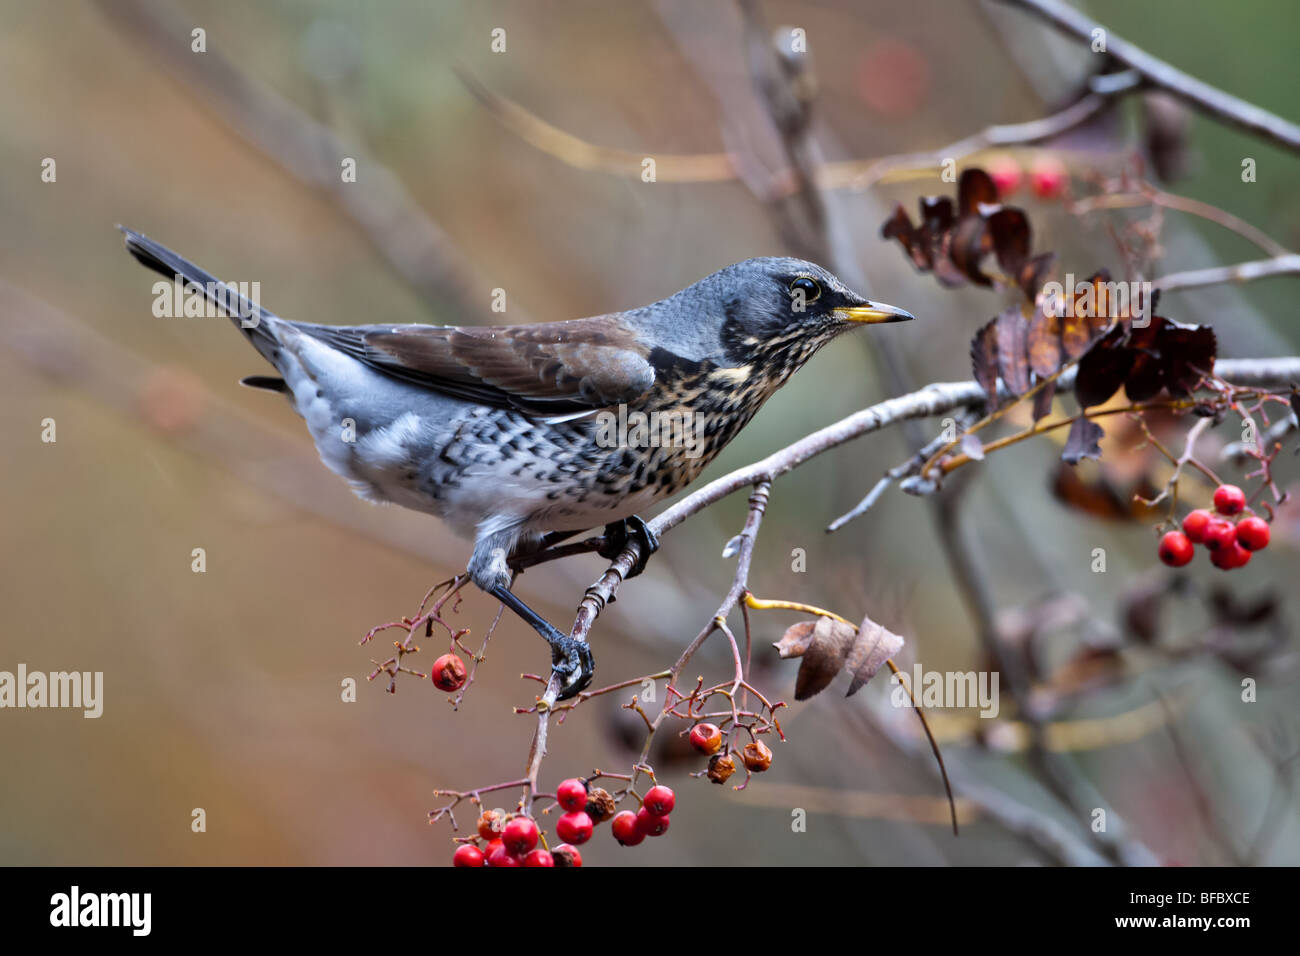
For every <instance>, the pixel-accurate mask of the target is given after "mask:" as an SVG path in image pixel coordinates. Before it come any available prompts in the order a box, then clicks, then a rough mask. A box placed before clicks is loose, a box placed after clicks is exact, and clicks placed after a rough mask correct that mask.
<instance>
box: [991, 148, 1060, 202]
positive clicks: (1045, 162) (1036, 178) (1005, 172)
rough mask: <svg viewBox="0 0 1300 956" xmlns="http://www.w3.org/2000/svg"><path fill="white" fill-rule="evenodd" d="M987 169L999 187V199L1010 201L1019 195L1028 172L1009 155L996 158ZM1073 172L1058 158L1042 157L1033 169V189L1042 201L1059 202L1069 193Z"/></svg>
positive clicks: (1030, 184) (1030, 172) (1034, 163)
mask: <svg viewBox="0 0 1300 956" xmlns="http://www.w3.org/2000/svg"><path fill="white" fill-rule="evenodd" d="M985 170H986V172H988V174H989V176H990V177H991V178H992V180H993V183H994V185H996V186H997V187H998V196H999V197H1001V198H1002V199H1006V198H1008V197H1010V196H1012V195H1014V194H1015V193H1017V192H1019V190H1020V185H1021V183H1022V182H1023V181H1024V170H1023V169H1022V168H1021V165H1020V163H1019V162H1018V161H1017V160H1016V158H1015V157H1014V156H1012V155H1010V154H1008V153H1002V154H999V155H998V156H995V157H993V158H992V159H990V160H989V162H988V163H987V164H985ZM1069 181H1070V171H1069V170H1068V169H1066V168H1065V164H1064V163H1062V162H1061V161H1060V160H1059V159H1057V158H1056V157H1054V156H1039V157H1038V158H1037V159H1035V160H1034V162H1033V163H1032V164H1031V165H1030V167H1029V188H1030V190H1031V191H1032V192H1033V194H1034V195H1035V196H1037V197H1038V198H1039V199H1057V198H1059V197H1060V196H1061V195H1062V194H1063V193H1064V192H1065V186H1066V184H1067V183H1068V182H1069Z"/></svg>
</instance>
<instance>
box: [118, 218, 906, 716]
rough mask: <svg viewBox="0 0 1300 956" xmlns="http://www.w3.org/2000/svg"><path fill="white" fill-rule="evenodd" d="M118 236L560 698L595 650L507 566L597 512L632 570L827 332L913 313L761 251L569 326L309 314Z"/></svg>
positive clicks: (134, 237) (135, 236)
mask: <svg viewBox="0 0 1300 956" xmlns="http://www.w3.org/2000/svg"><path fill="white" fill-rule="evenodd" d="M122 231H123V232H124V233H125V234H126V247H127V250H128V251H129V252H130V253H131V254H132V255H133V256H135V257H136V259H138V260H139V261H140V262H141V263H143V264H144V265H146V266H148V267H149V268H150V269H153V270H155V271H157V272H160V273H162V274H163V275H164V276H167V277H168V278H170V279H173V280H175V281H177V282H181V283H183V284H184V288H185V289H186V290H190V292H191V293H193V290H194V288H195V287H197V289H198V290H201V291H202V293H203V295H204V296H205V297H206V299H207V300H208V301H210V302H211V303H213V304H214V305H216V306H218V307H219V308H220V309H221V310H222V311H224V312H225V313H226V314H228V315H229V316H230V317H231V318H233V319H234V320H235V325H236V326H237V327H238V328H240V329H241V331H243V333H244V335H245V336H246V337H247V338H248V340H249V342H251V343H252V345H253V347H254V348H255V349H257V351H259V352H260V353H262V357H263V358H265V359H266V360H267V361H268V362H270V363H271V364H272V365H273V366H275V369H276V371H277V372H279V377H275V376H253V377H251V378H247V379H244V383H245V384H248V385H252V386H254V387H259V388H266V389H270V390H273V391H278V392H282V393H284V394H285V395H286V396H287V397H288V398H289V400H290V402H291V403H292V404H293V406H294V408H295V409H296V410H297V411H298V414H300V415H301V416H302V417H303V418H304V419H305V420H306V422H307V428H308V430H309V431H310V432H311V435H312V438H313V439H315V442H316V448H317V450H318V451H319V452H320V457H321V460H322V461H324V463H325V464H326V465H327V466H328V467H329V468H331V469H332V470H333V471H335V472H337V473H338V474H339V475H341V476H343V477H344V478H346V479H347V481H348V482H349V483H350V484H351V485H352V488H353V490H354V491H355V492H356V493H357V494H358V495H360V496H361V497H362V498H366V499H368V500H370V501H375V502H394V503H396V504H399V505H404V506H405V507H407V508H412V509H414V510H416V511H423V512H427V513H429V514H433V515H436V516H437V517H439V518H441V519H443V520H444V521H446V522H447V523H448V524H449V525H450V526H451V527H452V528H453V529H454V530H455V531H456V532H458V533H459V534H461V535H463V536H465V537H467V538H471V539H473V541H474V551H473V555H472V556H471V558H470V561H469V567H468V573H469V576H470V578H471V579H472V580H473V582H474V583H475V584H476V585H477V586H478V587H479V588H481V589H482V590H484V591H486V592H487V593H489V594H491V595H492V596H494V597H495V598H497V599H498V600H499V601H501V603H502V604H504V605H505V606H506V607H508V608H510V609H511V610H512V611H514V612H515V613H516V614H518V615H519V616H520V617H521V618H523V619H524V620H525V621H526V622H527V623H528V624H529V625H530V626H532V627H533V628H534V629H535V630H536V631H537V632H538V633H539V634H541V635H542V637H544V638H545V639H546V640H547V642H548V643H549V644H550V645H551V657H552V666H553V670H554V672H555V673H556V674H557V675H558V677H559V678H560V682H561V693H560V698H561V699H564V698H567V697H572V696H574V695H575V694H577V693H578V692H579V691H581V690H582V689H583V688H584V687H586V686H587V684H588V683H590V681H591V677H592V669H593V663H592V658H591V652H590V650H589V649H588V647H587V644H586V642H583V641H575V640H573V639H572V638H570V637H569V636H568V635H567V634H564V633H563V632H561V631H560V630H559V629H557V628H556V627H554V626H553V625H551V624H550V623H549V622H548V621H546V619H545V618H543V617H542V616H541V615H539V614H537V613H536V612H535V611H533V610H532V609H531V608H530V607H528V606H527V605H526V604H525V603H524V602H523V601H521V600H520V599H519V598H518V597H516V596H515V595H514V593H512V592H511V590H510V585H511V583H512V580H513V572H512V568H511V563H512V560H513V559H515V558H516V557H518V556H520V555H523V554H528V553H532V552H534V551H536V549H538V548H540V547H544V546H547V545H550V544H553V543H554V542H555V541H557V540H562V539H563V538H566V537H569V536H571V535H573V534H577V533H578V532H581V531H584V530H587V529H590V528H595V527H597V526H600V525H605V535H606V539H605V540H606V545H605V547H603V548H602V549H601V552H600V553H601V554H604V555H606V556H613V555H616V554H617V553H618V552H619V550H621V549H622V547H623V546H624V545H625V544H626V542H627V540H628V536H629V535H635V536H637V537H638V538H639V539H640V543H641V545H642V547H641V549H640V550H641V554H642V559H641V561H640V562H639V566H638V567H636V568H634V569H633V571H632V573H639V572H640V571H641V569H642V568H643V567H644V563H645V559H646V558H648V557H649V555H650V554H651V553H652V552H653V551H654V550H655V549H656V548H657V547H658V542H657V541H655V540H654V539H653V536H652V535H651V534H650V533H649V530H648V528H647V527H646V525H645V523H644V522H643V521H641V520H640V519H639V518H638V517H637V514H638V512H640V511H641V510H643V509H645V508H647V507H649V506H650V505H652V504H654V503H655V502H657V501H659V500H661V499H663V498H666V497H668V496H669V495H672V494H673V493H675V492H676V491H677V490H678V489H680V488H682V487H684V486H685V485H687V484H689V483H690V482H691V481H692V480H694V479H695V478H696V476H698V475H699V474H700V472H701V471H702V470H703V469H704V467H705V466H706V465H708V463H709V462H710V461H712V460H713V458H714V457H715V456H716V455H717V454H718V452H720V451H721V450H722V449H723V447H724V446H725V445H726V444H727V442H729V441H730V440H731V439H732V438H734V437H735V436H736V433H737V432H739V431H740V429H741V428H743V427H744V426H745V425H746V424H747V423H748V422H749V420H750V419H751V418H753V416H754V414H755V413H756V412H757V411H758V410H759V408H761V407H762V405H763V403H764V402H765V401H767V399H768V398H769V397H771V395H772V393H773V392H775V391H776V390H777V389H778V388H780V387H781V386H782V385H784V384H785V382H786V380H787V379H789V377H790V376H791V375H792V374H793V373H794V372H795V371H797V370H798V369H799V368H800V367H801V366H802V365H803V364H804V363H805V362H806V361H808V359H809V358H811V357H812V355H813V354H814V353H815V352H816V351H817V350H818V349H820V348H821V347H822V346H823V345H825V344H826V343H827V342H829V341H830V340H831V339H833V338H835V337H836V336H837V335H839V334H840V333H841V332H844V331H845V330H847V329H850V328H853V327H854V326H855V325H859V324H863V323H877V322H899V321H904V320H907V319H910V318H912V316H911V315H910V314H909V313H907V312H904V311H903V310H902V309H896V308H894V307H892V306H888V305H879V304H877V303H873V302H868V301H867V300H866V299H864V298H863V297H862V296H860V295H858V294H857V293H855V292H853V291H851V290H850V289H848V288H847V287H846V286H845V285H844V283H842V282H841V281H840V280H839V279H837V278H836V277H835V276H833V275H831V274H830V273H829V272H827V271H826V270H825V269H823V268H821V267H820V266H817V265H814V264H813V263H811V262H804V261H802V260H800V259H787V258H762V259H747V260H746V261H744V262H739V263H736V264H735V265H732V266H728V267H727V268H725V269H722V270H721V271H719V272H715V273H714V274H713V275H711V276H707V277H705V278H703V279H701V280H700V281H699V282H696V283H695V284H694V285H691V286H688V287H687V288H685V289H683V290H682V291H680V292H678V293H676V294H675V295H671V296H669V297H668V298H666V299H663V300H662V301H660V302H656V303H654V304H653V305H647V306H645V307H643V308H640V309H633V310H631V311H628V312H612V313H610V314H608V315H598V316H593V317H591V318H586V319H573V320H570V321H566V322H546V323H539V324H535V325H523V326H460V327H458V326H431V325H357V326H330V325H315V324H311V323H307V322H292V321H289V320H288V319H282V318H279V317H278V316H276V315H273V314H272V313H270V312H268V311H266V310H264V309H262V308H261V306H260V305H259V304H258V303H256V302H253V301H250V300H249V299H247V298H245V297H244V296H243V295H241V294H240V292H239V290H238V289H236V288H235V287H234V286H228V285H226V284H224V283H222V282H220V281H219V280H217V279H215V278H214V277H213V276H211V275H209V274H208V273H207V272H204V271H203V270H202V269H200V268H198V267H197V266H195V265H193V264H192V263H190V262H187V261H186V260H185V259H183V258H181V257H180V256H178V255H177V254H176V253H174V252H172V251H171V250H170V249H167V248H166V247H164V246H162V245H159V244H158V243H156V242H154V241H153V240H151V239H148V238H146V237H145V236H142V235H140V234H139V233H137V232H132V231H131V230H129V229H125V228H124V229H123V230H122ZM193 294H195V295H197V293H193ZM661 421H662V422H667V423H669V424H670V427H668V428H664V427H660V428H658V429H656V427H655V423H656V422H661ZM615 423H617V425H616V424H615ZM629 423H630V424H631V425H632V426H633V427H631V428H628V427H627V425H628V424H629ZM647 423H648V426H649V427H647ZM665 437H666V440H664V439H665ZM629 576H631V575H629Z"/></svg>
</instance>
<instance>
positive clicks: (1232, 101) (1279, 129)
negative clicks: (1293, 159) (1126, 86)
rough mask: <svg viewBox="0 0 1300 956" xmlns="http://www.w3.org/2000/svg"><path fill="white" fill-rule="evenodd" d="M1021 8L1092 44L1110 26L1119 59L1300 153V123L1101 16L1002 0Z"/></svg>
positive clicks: (1040, 2)
mask: <svg viewBox="0 0 1300 956" xmlns="http://www.w3.org/2000/svg"><path fill="white" fill-rule="evenodd" d="M1002 2H1003V3H1005V4H1008V5H1009V6H1014V7H1020V8H1021V9H1023V10H1025V11H1027V12H1029V13H1033V14H1034V15H1035V16H1037V17H1039V18H1040V19H1043V20H1045V21H1047V22H1048V23H1050V24H1051V25H1052V26H1054V27H1055V28H1056V29H1057V30H1059V31H1060V32H1062V33H1064V34H1066V35H1067V36H1072V37H1075V38H1076V39H1080V40H1083V41H1084V42H1086V43H1091V42H1092V38H1093V33H1094V31H1096V30H1105V37H1106V53H1107V54H1108V55H1109V56H1110V57H1111V58H1112V59H1114V60H1116V61H1118V62H1120V63H1122V64H1124V65H1125V66H1127V67H1129V68H1130V69H1132V70H1136V71H1137V72H1138V73H1140V74H1141V75H1142V78H1143V79H1144V80H1145V81H1146V83H1147V84H1148V85H1150V86H1158V87H1160V89H1162V90H1167V91H1168V92H1170V93H1172V94H1173V95H1174V96H1177V97H1178V98H1179V99H1182V100H1185V101H1186V102H1188V103H1190V104H1191V105H1192V106H1194V107H1196V108H1197V109H1199V110H1201V111H1202V112H1204V113H1208V114H1209V115H1211V116H1214V117H1215V118H1217V119H1219V120H1222V121H1223V122H1225V123H1228V124H1230V125H1232V126H1236V127H1237V128H1239V129H1244V130H1246V131H1247V132H1249V133H1254V134H1255V135H1257V136H1261V137H1263V138H1264V139H1267V140H1269V141H1271V142H1273V143H1276V144H1278V145H1279V146H1285V147H1287V148H1288V149H1290V150H1292V151H1293V152H1300V126H1297V125H1296V124H1295V123H1292V122H1289V121H1287V120H1284V119H1283V118H1282V117H1280V116H1278V115H1276V114H1275V113H1270V112H1269V111H1268V110H1266V109H1263V108H1261V107H1258V106H1255V105H1254V104H1252V103H1247V102H1246V101H1245V100H1242V99H1238V98H1237V97H1235V96H1233V95H1232V94H1231V93H1225V92H1223V90H1220V89H1218V88H1217V87H1213V86H1211V85H1210V84H1208V83H1205V82H1203V81H1201V80H1198V79H1196V77H1194V76H1189V75H1188V74H1186V73H1184V72H1183V71H1182V70H1180V69H1177V68H1176V67H1173V66H1171V65H1170V64H1168V63H1166V62H1165V61H1164V60H1160V59H1157V58H1156V57H1154V56H1152V55H1151V54H1150V53H1147V52H1146V51H1145V50H1143V49H1142V48H1141V47H1138V46H1135V45H1134V44H1132V43H1129V42H1128V41H1127V40H1123V39H1121V38H1120V37H1117V36H1116V35H1115V34H1114V32H1113V31H1111V30H1108V29H1105V28H1104V27H1102V26H1101V24H1099V23H1097V22H1096V21H1095V20H1090V19H1088V18H1087V17H1086V16H1084V15H1083V14H1082V13H1080V12H1079V11H1078V10H1075V9H1074V8H1073V7H1071V6H1069V5H1068V4H1065V3H1061V2H1060V0H1002Z"/></svg>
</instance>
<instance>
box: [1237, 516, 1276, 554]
mask: <svg viewBox="0 0 1300 956" xmlns="http://www.w3.org/2000/svg"><path fill="white" fill-rule="evenodd" d="M1269 537H1270V532H1269V530H1268V522H1267V521H1265V520H1264V519H1263V518H1256V517H1254V516H1252V517H1249V518H1242V519H1241V520H1240V521H1238V522H1237V542H1238V543H1239V544H1240V545H1241V546H1242V547H1243V548H1245V549H1246V550H1247V551H1263V550H1264V549H1265V548H1267V547H1268V539H1269Z"/></svg>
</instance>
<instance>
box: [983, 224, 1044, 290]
mask: <svg viewBox="0 0 1300 956" xmlns="http://www.w3.org/2000/svg"><path fill="white" fill-rule="evenodd" d="M987 223H988V232H989V240H990V241H989V245H991V246H992V247H993V250H994V252H995V253H996V255H997V257H998V265H999V266H1001V267H1002V271H1003V272H1004V273H1005V274H1006V275H1007V276H1009V277H1010V278H1011V279H1012V280H1013V281H1015V280H1017V279H1019V277H1020V271H1021V270H1022V269H1023V268H1024V267H1025V263H1026V262H1028V261H1029V219H1028V217H1026V216H1025V214H1024V212H1023V211H1022V210H1020V209H1016V208H1014V207H1011V206H1007V207H1004V208H1002V209H999V210H998V211H997V212H995V213H994V214H993V215H991V216H989V217H988V220H987ZM1035 291H1037V290H1035ZM1029 295H1030V298H1031V299H1032V297H1033V293H1029Z"/></svg>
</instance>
